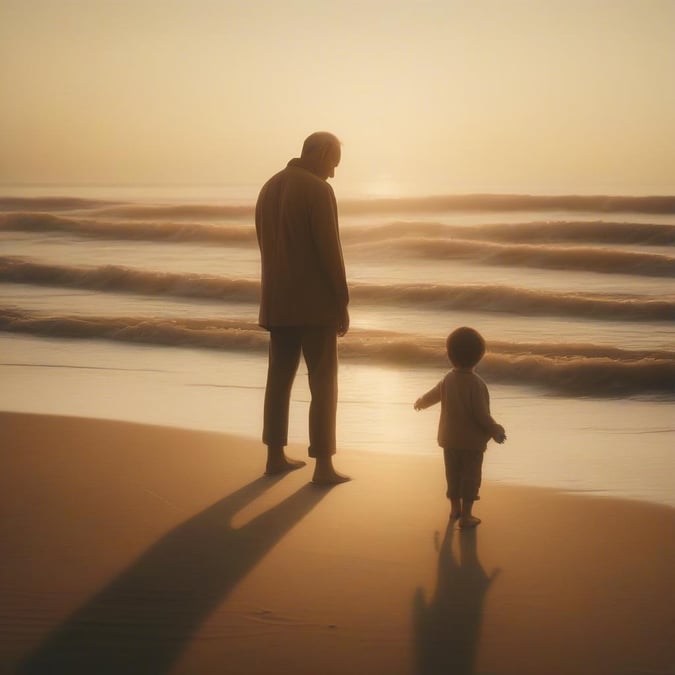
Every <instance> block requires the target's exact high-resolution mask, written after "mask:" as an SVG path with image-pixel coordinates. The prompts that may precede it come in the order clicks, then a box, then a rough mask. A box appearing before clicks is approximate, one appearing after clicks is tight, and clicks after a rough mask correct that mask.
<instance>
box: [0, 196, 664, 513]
mask: <svg viewBox="0 0 675 675" xmlns="http://www.w3.org/2000/svg"><path fill="white" fill-rule="evenodd" d="M0 194H1V195H4V196H0V377H1V381H2V387H0V409H3V410H8V411H19V412H36V413H49V414H62V415H79V416H88V417H101V418H108V419H123V420H130V421H137V422H144V423H150V424H162V425H170V426H179V427H188V428H197V429H208V430H217V431H222V432H226V433H233V434H238V435H242V436H246V437H251V438H259V436H260V431H261V418H262V400H263V394H264V386H265V376H266V365H267V364H266V349H267V334H266V333H265V332H264V331H263V330H261V329H260V328H259V327H258V326H257V311H258V308H257V299H258V293H259V284H258V275H259V256H258V250H257V245H256V239H255V228H254V225H253V207H254V201H255V194H256V189H255V188H253V187H241V188H240V187H236V186H235V187H217V188H209V189H206V188H205V189H201V190H200V189H197V188H192V189H188V188H172V189H167V188H165V189H162V190H159V189H151V188H146V189H130V188H95V187H94V188H86V189H85V188H77V187H63V188H58V189H56V188H51V189H46V188H39V187H34V188H30V189H18V188H5V189H4V190H3V191H2V192H1V193H0ZM337 197H338V204H339V209H340V226H341V236H342V243H343V249H344V257H345V264H346V268H347V276H348V281H349V285H350V293H351V304H350V314H351V328H350V331H349V333H348V335H347V336H346V337H345V338H343V339H341V341H340V403H339V412H338V442H339V446H340V447H341V448H350V449H354V450H359V451H362V452H366V453H370V454H371V455H372V459H373V461H374V462H376V461H378V456H380V455H381V453H407V454H413V455H419V456H422V455H424V456H429V455H436V456H438V457H440V451H439V448H438V447H437V446H436V440H435V439H436V425H437V421H438V410H437V409H435V408H431V409H429V410H426V411H422V412H415V411H414V410H413V402H414V401H415V399H416V398H417V397H418V396H419V395H421V394H422V393H424V392H425V391H427V390H428V389H430V388H431V387H432V386H433V385H434V384H435V383H436V382H437V381H438V380H439V379H440V378H441V377H442V376H443V375H444V373H445V372H446V370H447V369H448V363H447V358H446V356H445V353H444V344H445V337H446V336H447V334H448V333H449V332H450V331H451V330H453V329H454V328H456V327H458V326H461V325H469V326H473V327H474V328H476V329H478V330H479V331H480V332H481V333H482V334H483V335H484V337H485V339H486V342H487V344H488V353H487V355H486V357H485V359H484V360H483V361H482V362H481V364H480V366H479V368H478V372H479V373H480V374H481V376H482V377H483V378H484V379H485V380H486V382H487V383H488V386H489V388H490V393H491V401H492V412H493V416H494V417H495V418H496V419H497V421H498V422H500V423H501V424H503V425H504V427H505V428H506V431H507V437H508V440H507V442H506V443H505V444H504V445H503V446H496V445H495V444H490V447H489V449H488V452H487V455H486V461H485V472H484V475H485V478H486V479H487V480H492V481H501V482H506V483H515V484H524V485H536V486H541V487H550V488H555V489H558V490H563V491H568V492H571V491H574V492H586V493H590V494H595V495H602V496H618V497H622V498H630V499H638V500H643V501H651V502H657V503H664V504H669V505H671V506H675V478H674V477H675V443H674V439H675V433H674V432H675V424H674V421H673V401H674V400H675V332H674V330H673V328H674V325H675V255H673V246H674V245H675V197H668V196H667V197H630V196H626V197H623V196H611V197H607V196H536V195H447V196H443V195H440V196H420V197H405V198H398V199H394V198H364V197H358V196H356V195H349V194H348V195H341V194H339V193H338V194H337ZM308 402H309V392H308V387H307V382H306V370H304V366H301V369H300V371H299V373H298V378H297V380H296V385H295V388H294V394H293V400H292V408H291V429H290V441H291V442H292V443H300V444H306V443H307V408H308ZM189 451H190V449H189V448H186V452H189ZM338 452H339V451H338ZM262 456H263V448H262V445H261V461H262ZM336 465H337V466H338V468H340V469H344V470H348V467H344V468H343V467H342V466H340V459H339V454H338V458H337V459H336ZM439 470H442V469H441V468H440V464H439ZM357 478H358V477H357Z"/></svg>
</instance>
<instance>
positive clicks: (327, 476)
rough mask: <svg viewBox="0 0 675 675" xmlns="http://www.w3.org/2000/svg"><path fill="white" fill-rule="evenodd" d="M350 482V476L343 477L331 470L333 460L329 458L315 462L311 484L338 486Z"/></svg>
mask: <svg viewBox="0 0 675 675" xmlns="http://www.w3.org/2000/svg"><path fill="white" fill-rule="evenodd" d="M350 480H351V477H350V476H345V475H344V474H342V473H339V472H337V471H336V470H335V469H334V468H333V460H332V459H331V458H330V457H328V458H319V459H317V460H316V468H315V469H314V475H313V476H312V483H314V484H316V485H339V484H340V483H346V482H347V481H350Z"/></svg>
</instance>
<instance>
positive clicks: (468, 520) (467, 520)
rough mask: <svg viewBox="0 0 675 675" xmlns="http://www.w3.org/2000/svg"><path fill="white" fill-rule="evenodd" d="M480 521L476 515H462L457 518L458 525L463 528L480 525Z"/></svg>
mask: <svg viewBox="0 0 675 675" xmlns="http://www.w3.org/2000/svg"><path fill="white" fill-rule="evenodd" d="M480 522H481V520H480V518H476V516H462V517H461V518H460V519H459V526H460V527H461V528H462V529H463V530H464V529H468V528H470V527H476V526H477V525H480Z"/></svg>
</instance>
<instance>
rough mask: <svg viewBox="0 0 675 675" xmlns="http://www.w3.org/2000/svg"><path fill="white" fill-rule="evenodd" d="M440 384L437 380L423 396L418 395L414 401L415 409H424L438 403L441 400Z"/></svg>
mask: <svg viewBox="0 0 675 675" xmlns="http://www.w3.org/2000/svg"><path fill="white" fill-rule="evenodd" d="M441 384H442V381H441V382H439V383H438V384H437V385H436V386H435V387H434V388H433V389H430V390H429V391H428V392H427V393H426V394H424V396H420V397H419V398H418V399H417V400H416V401H415V403H414V407H415V410H424V408H429V407H430V406H432V405H434V404H436V403H438V402H439V401H440V400H441Z"/></svg>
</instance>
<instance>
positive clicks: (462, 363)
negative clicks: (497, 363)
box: [445, 326, 485, 368]
mask: <svg viewBox="0 0 675 675" xmlns="http://www.w3.org/2000/svg"><path fill="white" fill-rule="evenodd" d="M445 346H446V349H447V350H448V358H449V359H450V363H452V365H453V366H455V367H456V368H473V367H474V366H475V365H476V364H477V363H478V362H479V361H480V360H481V359H482V358H483V355H484V354H485V340H484V339H483V336H482V335H481V334H480V333H479V332H478V331H477V330H475V329H473V328H469V327H467V326H462V327H461V328H457V329H456V330H453V331H452V333H450V335H448V339H447V341H446V343H445Z"/></svg>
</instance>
